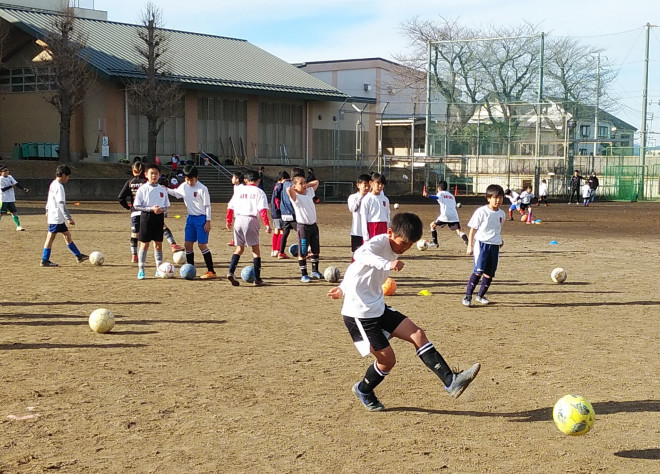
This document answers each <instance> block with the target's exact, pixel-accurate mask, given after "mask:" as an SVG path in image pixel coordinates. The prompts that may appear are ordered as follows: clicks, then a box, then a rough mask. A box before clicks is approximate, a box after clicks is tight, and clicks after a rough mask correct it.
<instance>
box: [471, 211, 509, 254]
mask: <svg viewBox="0 0 660 474" xmlns="http://www.w3.org/2000/svg"><path fill="white" fill-rule="evenodd" d="M505 219H506V214H505V213H504V211H503V210H502V209H498V210H497V211H493V210H492V209H491V208H490V207H488V206H481V207H480V208H478V209H477V210H476V211H474V214H472V217H471V218H470V222H468V227H470V228H472V229H477V232H476V233H475V234H474V239H475V240H477V241H479V242H482V243H484V244H493V245H501V244H502V235H501V232H502V225H504V220H505Z"/></svg>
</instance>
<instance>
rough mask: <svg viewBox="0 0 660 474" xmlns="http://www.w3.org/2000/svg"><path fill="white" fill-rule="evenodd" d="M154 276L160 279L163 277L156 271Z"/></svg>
mask: <svg viewBox="0 0 660 474" xmlns="http://www.w3.org/2000/svg"><path fill="white" fill-rule="evenodd" d="M154 276H155V277H156V278H162V277H163V274H162V273H161V272H159V271H158V270H156V273H154Z"/></svg>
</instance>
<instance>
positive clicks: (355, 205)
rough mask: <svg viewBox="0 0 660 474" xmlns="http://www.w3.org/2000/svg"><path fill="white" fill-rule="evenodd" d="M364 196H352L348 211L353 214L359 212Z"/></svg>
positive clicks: (349, 200)
mask: <svg viewBox="0 0 660 474" xmlns="http://www.w3.org/2000/svg"><path fill="white" fill-rule="evenodd" d="M363 198H364V196H362V195H361V194H358V195H355V194H353V195H351V196H350V197H349V198H348V210H349V211H351V212H358V211H359V210H360V204H361V203H362V199H363Z"/></svg>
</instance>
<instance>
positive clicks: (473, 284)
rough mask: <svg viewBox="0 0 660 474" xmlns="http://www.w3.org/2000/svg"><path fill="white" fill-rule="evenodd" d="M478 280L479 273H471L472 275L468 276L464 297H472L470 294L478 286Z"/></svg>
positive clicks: (479, 277)
mask: <svg viewBox="0 0 660 474" xmlns="http://www.w3.org/2000/svg"><path fill="white" fill-rule="evenodd" d="M480 279H481V273H473V274H472V275H470V281H468V284H467V288H466V289H465V294H466V295H469V296H472V293H474V289H475V288H476V287H477V285H478V284H479V280H480Z"/></svg>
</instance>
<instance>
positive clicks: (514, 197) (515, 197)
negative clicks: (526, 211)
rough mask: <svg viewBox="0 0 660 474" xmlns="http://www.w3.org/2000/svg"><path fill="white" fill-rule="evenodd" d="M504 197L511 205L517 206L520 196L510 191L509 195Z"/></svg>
mask: <svg viewBox="0 0 660 474" xmlns="http://www.w3.org/2000/svg"><path fill="white" fill-rule="evenodd" d="M504 197H505V198H507V199H508V200H509V202H511V205H515V204H518V201H519V200H520V194H518V193H517V192H515V191H511V194H505V195H504Z"/></svg>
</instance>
